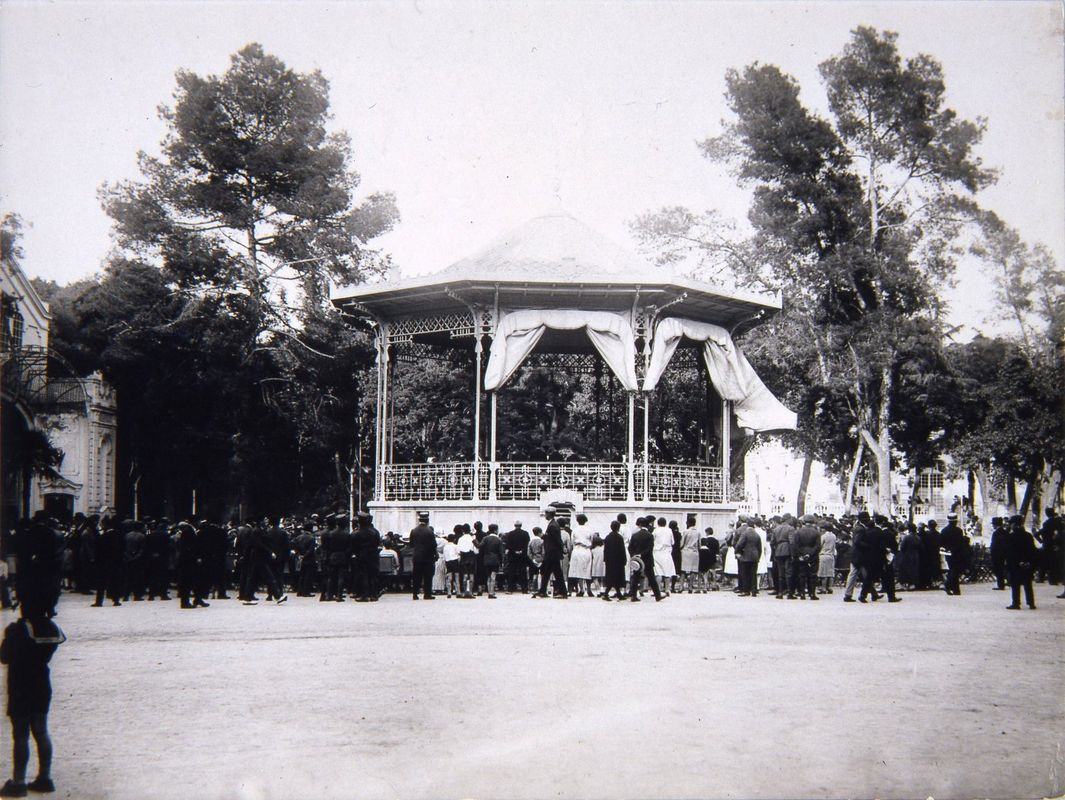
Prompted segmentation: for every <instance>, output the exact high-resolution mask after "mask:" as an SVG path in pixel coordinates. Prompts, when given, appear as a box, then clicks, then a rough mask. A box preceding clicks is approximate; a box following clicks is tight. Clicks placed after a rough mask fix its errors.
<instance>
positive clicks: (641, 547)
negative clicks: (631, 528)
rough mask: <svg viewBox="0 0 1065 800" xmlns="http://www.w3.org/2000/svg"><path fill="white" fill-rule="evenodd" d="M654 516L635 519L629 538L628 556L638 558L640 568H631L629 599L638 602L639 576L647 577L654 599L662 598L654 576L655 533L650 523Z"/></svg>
mask: <svg viewBox="0 0 1065 800" xmlns="http://www.w3.org/2000/svg"><path fill="white" fill-rule="evenodd" d="M653 522H654V517H643V518H641V519H638V520H636V524H637V525H638V526H639V527H638V528H637V529H636V531H635V532H634V533H633V534H632V536H631V537H630V538H629V556H631V557H632V558H633V559H634V560H635V559H639V562H638V563H639V564H641V568H640V570H633V571H632V575H631V577H630V579H629V600H631V601H632V602H634V603H638V602H639V601H640V598H639V596H638V594H637V590H638V589H639V586H640V580H641V578H647V585H648V586H650V587H651V591H652V592H653V593H654V596H655V601H656V602H657V601H659V600H661V599H662V591H661V589H659V588H658V580H657V579H656V578H655V552H654V551H655V535H654V534H653V533H651V525H652V524H653Z"/></svg>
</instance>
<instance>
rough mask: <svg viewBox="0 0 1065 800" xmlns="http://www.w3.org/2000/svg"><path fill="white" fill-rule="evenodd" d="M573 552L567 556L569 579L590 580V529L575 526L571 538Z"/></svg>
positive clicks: (584, 526)
mask: <svg viewBox="0 0 1065 800" xmlns="http://www.w3.org/2000/svg"><path fill="white" fill-rule="evenodd" d="M571 542H572V544H573V550H572V552H571V553H570V556H569V572H567V573H566V576H567V577H569V578H582V579H584V580H591V579H592V529H591V528H590V527H588V526H587V525H577V526H576V527H574V529H573V535H572V538H571Z"/></svg>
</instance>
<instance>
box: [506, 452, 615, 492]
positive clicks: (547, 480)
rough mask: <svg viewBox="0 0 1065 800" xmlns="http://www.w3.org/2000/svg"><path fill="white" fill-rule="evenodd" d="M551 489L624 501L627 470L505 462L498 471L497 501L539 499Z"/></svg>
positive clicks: (584, 464) (562, 463)
mask: <svg viewBox="0 0 1065 800" xmlns="http://www.w3.org/2000/svg"><path fill="white" fill-rule="evenodd" d="M551 489H572V490H573V491H577V492H580V493H581V494H583V495H584V499H585V500H592V501H605V500H624V499H625V498H626V496H627V494H628V468H627V467H626V466H625V465H624V464H611V463H599V462H573V463H571V462H566V461H540V462H533V461H525V462H520V461H518V462H516V461H505V462H501V463H500V464H499V468H498V469H497V471H496V499H498V500H537V499H539V497H540V493H541V492H546V491H550V490H551Z"/></svg>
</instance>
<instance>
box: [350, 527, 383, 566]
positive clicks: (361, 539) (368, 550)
mask: <svg viewBox="0 0 1065 800" xmlns="http://www.w3.org/2000/svg"><path fill="white" fill-rule="evenodd" d="M352 549H353V550H354V552H355V557H356V558H359V559H365V560H367V561H369V560H371V559H375V558H377V557H378V554H379V553H380V550H381V532H380V531H378V530H377V528H375V527H374V526H373V525H360V526H359V529H358V530H357V531H355V533H354V534H353V535H352Z"/></svg>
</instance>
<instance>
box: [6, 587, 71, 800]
mask: <svg viewBox="0 0 1065 800" xmlns="http://www.w3.org/2000/svg"><path fill="white" fill-rule="evenodd" d="M37 606H38V604H36V603H24V604H23V606H22V618H21V619H20V620H18V621H17V622H12V623H11V624H10V625H8V626H7V629H6V630H5V631H4V639H3V642H2V643H0V663H2V664H7V715H8V716H9V717H10V718H11V738H12V740H13V742H14V746H13V759H12V761H13V770H12V777H11V779H10V780H8V781H7V783H5V784H4V785H3V786H2V787H0V797H25V796H26V793H27V790H29V791H33V792H54V791H55V784H53V783H52V778H51V769H52V740H51V739H50V738H49V737H48V707H49V705H50V704H51V701H52V683H51V680H50V677H49V670H48V662H49V661H50V660H51V659H52V654H53V653H55V651H56V648H57V647H59V645H60V644H62V643H63V642H64V641H66V636H65V635H64V634H63V631H61V630H60V629H59V626H58V625H56V624H55V622H54V621H52V620H51V619H49V617H48V615H47V613H46V612H45V610H44V609H43V608H39V607H37ZM31 733H32V734H33V741H34V742H35V743H36V745H37V778H36V779H35V780H33V781H31V782H30V783H28V784H27V783H26V767H27V766H28V764H29V760H30V734H31Z"/></svg>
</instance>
